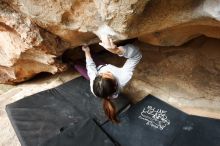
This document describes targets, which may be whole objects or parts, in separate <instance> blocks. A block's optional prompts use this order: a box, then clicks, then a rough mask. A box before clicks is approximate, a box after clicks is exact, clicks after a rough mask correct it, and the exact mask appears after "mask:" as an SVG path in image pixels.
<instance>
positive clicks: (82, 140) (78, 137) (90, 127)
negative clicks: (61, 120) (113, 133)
mask: <svg viewBox="0 0 220 146" xmlns="http://www.w3.org/2000/svg"><path fill="white" fill-rule="evenodd" d="M41 146H116V144H114V142H113V141H112V140H111V139H110V138H109V137H108V136H107V135H106V133H105V132H104V131H102V129H101V128H100V126H99V125H98V124H97V123H96V122H95V121H93V120H91V119H88V120H85V121H82V122H79V123H77V124H76V125H72V126H69V127H67V128H66V129H64V131H63V132H61V133H60V134H58V135H57V136H54V137H52V138H51V139H49V140H47V141H46V142H45V143H43V144H42V145H41Z"/></svg>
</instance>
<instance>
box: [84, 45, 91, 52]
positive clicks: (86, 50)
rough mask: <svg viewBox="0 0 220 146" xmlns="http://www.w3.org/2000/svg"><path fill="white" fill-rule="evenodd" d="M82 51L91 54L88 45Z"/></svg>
mask: <svg viewBox="0 0 220 146" xmlns="http://www.w3.org/2000/svg"><path fill="white" fill-rule="evenodd" d="M82 50H83V51H84V52H85V53H87V52H90V48H89V46H87V45H83V46H82Z"/></svg>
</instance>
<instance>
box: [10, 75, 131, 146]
mask: <svg viewBox="0 0 220 146" xmlns="http://www.w3.org/2000/svg"><path fill="white" fill-rule="evenodd" d="M119 96H120V98H117V99H114V102H115V105H116V108H117V109H118V111H120V110H122V109H123V108H124V107H125V106H127V105H128V104H129V102H128V99H127V98H125V97H124V96H123V94H120V95H119ZM6 111H7V113H8V117H9V119H10V121H11V123H12V126H13V128H14V130H15V132H16V134H17V136H18V138H19V141H20V142H21V145H22V146H38V145H40V144H42V143H44V142H45V141H46V140H48V139H50V138H52V137H54V136H57V135H58V134H59V133H60V129H62V128H63V127H69V126H74V125H76V124H77V123H79V122H82V121H85V119H88V118H91V119H94V120H95V121H96V122H98V123H100V124H102V123H104V122H105V121H106V120H107V118H106V116H105V114H104V112H103V108H102V101H101V99H99V98H97V97H94V96H93V94H92V93H91V91H90V86H89V81H88V80H85V79H84V78H82V77H79V78H77V79H74V80H71V81H69V82H67V83H64V84H62V85H60V86H58V87H56V88H53V89H49V90H46V91H43V92H39V93H37V94H34V95H31V96H28V97H25V98H23V99H21V100H19V101H16V102H14V103H12V104H9V105H7V106H6Z"/></svg>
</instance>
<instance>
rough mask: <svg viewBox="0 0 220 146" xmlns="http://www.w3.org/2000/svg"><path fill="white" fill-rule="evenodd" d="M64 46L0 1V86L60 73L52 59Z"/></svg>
mask: <svg viewBox="0 0 220 146" xmlns="http://www.w3.org/2000/svg"><path fill="white" fill-rule="evenodd" d="M67 47H68V43H65V42H63V41H61V39H59V38H58V37H57V36H55V35H53V34H51V33H49V32H47V31H45V30H43V29H41V28H39V27H38V26H36V25H34V24H33V23H32V22H31V21H30V19H28V18H26V17H23V16H21V15H20V14H19V13H17V12H15V11H14V10H13V9H12V8H10V7H9V6H8V5H7V4H6V3H4V2H1V1H0V58H1V61H0V82H1V83H14V82H21V81H24V80H27V79H28V78H30V77H32V76H33V75H36V74H37V73H40V72H50V73H56V72H58V71H59V70H63V69H64V66H63V65H61V64H60V63H59V62H56V61H55V57H56V56H58V55H60V54H61V53H63V51H64V49H65V48H67Z"/></svg>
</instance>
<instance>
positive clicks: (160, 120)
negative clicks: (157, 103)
mask: <svg viewBox="0 0 220 146" xmlns="http://www.w3.org/2000/svg"><path fill="white" fill-rule="evenodd" d="M166 113H167V111H165V110H162V109H156V108H154V107H152V106H147V108H143V110H142V112H141V114H140V116H139V117H138V118H139V119H142V120H145V121H146V125H149V126H151V127H154V128H157V129H160V130H163V129H164V128H165V127H166V126H167V125H170V120H169V119H168V118H167V116H166Z"/></svg>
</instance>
